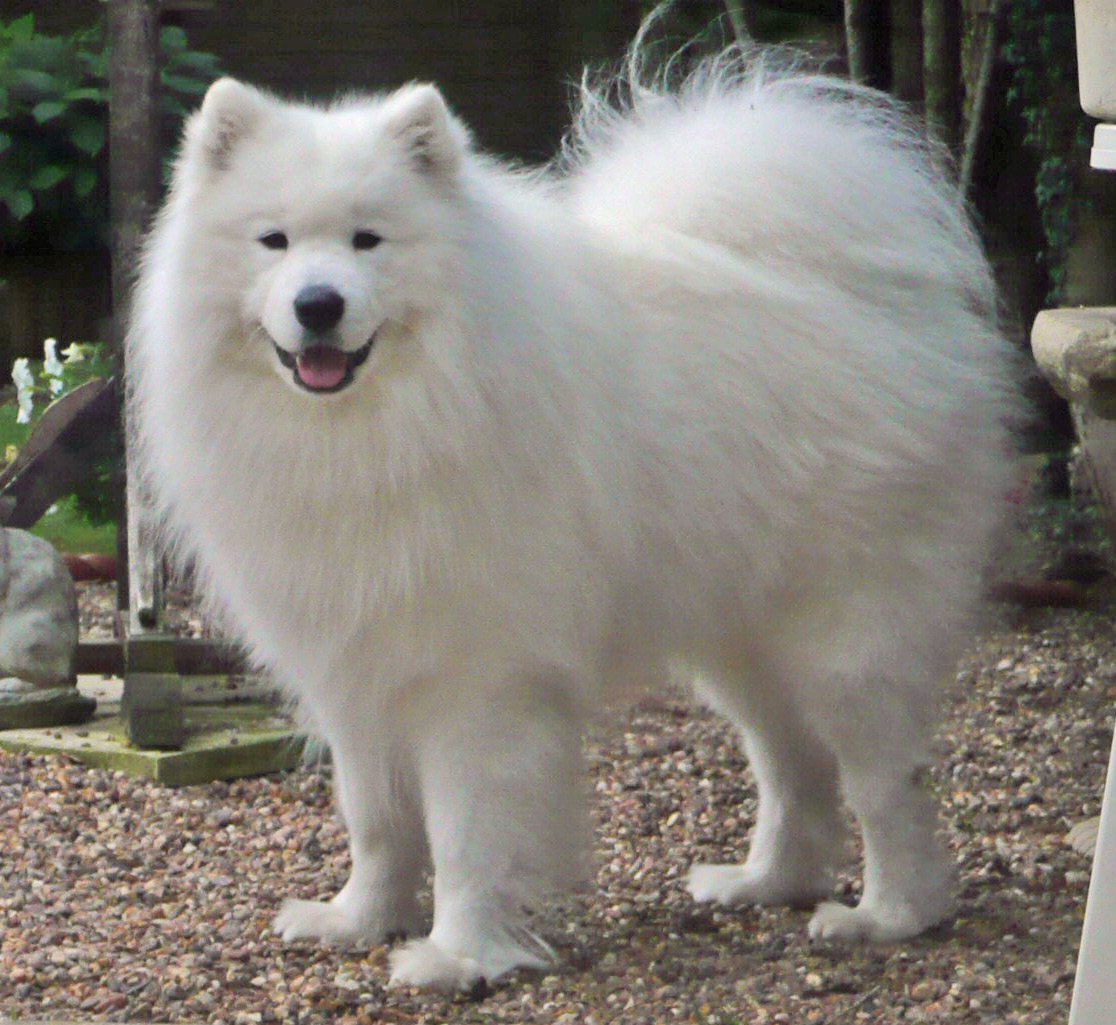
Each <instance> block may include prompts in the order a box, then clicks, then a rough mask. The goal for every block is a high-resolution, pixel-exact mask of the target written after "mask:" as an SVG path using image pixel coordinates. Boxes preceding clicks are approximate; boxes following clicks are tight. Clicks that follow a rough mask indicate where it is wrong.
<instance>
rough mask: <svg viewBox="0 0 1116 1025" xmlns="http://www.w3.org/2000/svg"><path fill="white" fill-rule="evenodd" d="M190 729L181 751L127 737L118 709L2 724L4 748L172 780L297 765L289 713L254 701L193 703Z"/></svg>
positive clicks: (297, 741)
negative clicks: (48, 723) (12, 726)
mask: <svg viewBox="0 0 1116 1025" xmlns="http://www.w3.org/2000/svg"><path fill="white" fill-rule="evenodd" d="M186 734H187V736H186V740H185V742H184V744H183V746H182V748H181V749H180V750H177V751H157V750H148V749H141V748H137V747H134V746H132V745H131V744H130V743H129V742H128V740H127V736H126V730H125V723H124V720H123V718H122V717H121V716H120V715H118V714H116V715H107V716H101V715H98V716H97V717H96V718H95V719H93V720H92V721H91V722H89V723H86V724H84V725H80V726H59V727H50V728H46V729H19V730H4V731H0V748H3V749H4V750H7V751H18V752H23V753H27V754H63V755H68V756H69V757H71V758H74V759H76V760H77V761H80V762H83V763H84V764H86V765H91V766H94V767H95V768H101V769H110V770H119V771H121V772H124V773H127V774H128V775H130V776H142V777H146V778H148V779H154V780H157V781H158V782H160V783H165V784H167V785H168V786H184V785H188V784H194V783H206V782H209V781H211V780H215V779H234V778H236V777H238V776H256V775H261V774H263V773H268V772H278V771H281V770H285V769H293V768H295V767H296V766H297V765H298V764H299V761H300V759H301V756H302V747H303V738H302V736H301V735H300V734H299V733H298V732H297V731H296V730H295V728H294V726H293V725H292V724H291V722H290V720H289V719H287V718H286V717H285V716H283V715H281V714H280V713H278V712H277V711H276V709H275V708H273V707H270V706H268V705H264V704H260V703H257V702H245V703H232V704H223V705H201V704H189V705H187V707H186Z"/></svg>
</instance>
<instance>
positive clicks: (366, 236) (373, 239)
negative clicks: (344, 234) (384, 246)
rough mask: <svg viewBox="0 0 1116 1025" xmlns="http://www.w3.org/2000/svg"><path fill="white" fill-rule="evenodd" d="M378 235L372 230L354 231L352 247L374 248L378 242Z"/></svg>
mask: <svg viewBox="0 0 1116 1025" xmlns="http://www.w3.org/2000/svg"><path fill="white" fill-rule="evenodd" d="M380 241H381V239H380V236H379V235H377V234H376V233H375V232H374V231H354V232H353V248H354V249H375V248H376V246H378V245H379V244H380Z"/></svg>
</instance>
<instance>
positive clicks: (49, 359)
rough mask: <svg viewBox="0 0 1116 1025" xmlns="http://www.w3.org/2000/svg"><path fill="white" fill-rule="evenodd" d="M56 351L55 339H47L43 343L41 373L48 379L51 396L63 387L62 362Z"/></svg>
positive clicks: (56, 341) (56, 343) (56, 340)
mask: <svg viewBox="0 0 1116 1025" xmlns="http://www.w3.org/2000/svg"><path fill="white" fill-rule="evenodd" d="M57 349H58V339H57V338H48V339H47V340H46V341H45V342H43V373H44V374H46V376H47V377H49V378H50V393H51V395H57V394H58V393H59V392H60V391H62V389H63V387H65V385H64V384H63V381H62V374H63V372H64V371H63V369H62V361H61V360H60V359H59V358H58V352H57Z"/></svg>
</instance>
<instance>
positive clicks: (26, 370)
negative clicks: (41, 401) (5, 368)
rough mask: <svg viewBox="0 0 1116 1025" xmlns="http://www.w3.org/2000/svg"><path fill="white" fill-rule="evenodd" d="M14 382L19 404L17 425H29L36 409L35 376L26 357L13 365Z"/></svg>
mask: <svg viewBox="0 0 1116 1025" xmlns="http://www.w3.org/2000/svg"><path fill="white" fill-rule="evenodd" d="M12 380H13V381H14V382H15V386H16V401H17V402H18V403H19V413H17V414H16V423H17V424H25V423H29V422H30V420H31V412H32V410H33V409H34V408H35V375H34V374H33V373H32V372H31V363H30V361H29V360H28V359H27V358H26V357H25V356H24V357H20V358H19V359H17V360H16V361H15V362H14V363H13V364H12Z"/></svg>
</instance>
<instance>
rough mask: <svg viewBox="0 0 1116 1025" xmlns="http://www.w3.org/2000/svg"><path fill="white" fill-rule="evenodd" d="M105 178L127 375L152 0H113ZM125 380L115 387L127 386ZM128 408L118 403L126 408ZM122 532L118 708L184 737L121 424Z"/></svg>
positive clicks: (148, 207)
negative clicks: (122, 612)
mask: <svg viewBox="0 0 1116 1025" xmlns="http://www.w3.org/2000/svg"><path fill="white" fill-rule="evenodd" d="M106 13H107V26H108V46H109V188H110V194H111V201H112V227H113V232H112V303H113V334H114V341H115V344H116V353H117V370H118V377H119V379H120V380H121V381H124V380H125V379H126V378H125V375H124V359H125V356H124V336H125V331H126V315H127V308H128V300H129V296H130V294H131V286H132V281H133V278H134V276H135V268H136V260H137V258H138V256H139V251H140V245H141V242H142V240H143V235H144V232H145V231H146V230H147V227H148V225H149V223H150V221H151V217H152V215H153V213H154V211H155V206H156V203H157V202H158V199H159V179H160V160H159V118H158V88H159V38H158V33H159V23H158V16H157V15H158V4H157V2H156V0H109V3H108V5H107V8H106ZM123 391H124V389H121V392H122V393H123ZM123 413H124V411H123V410H122V414H123ZM124 435H125V458H124V463H125V510H126V516H127V531H126V533H125V534H124V540H125V545H126V553H127V554H126V558H125V559H122V560H121V561H120V565H121V567H124V566H127V581H126V583H125V582H122V583H121V594H120V603H121V605H123V604H125V603H124V596H125V595H127V602H126V605H127V610H128V614H127V617H126V622H125V623H124V627H125V629H126V631H127V638H126V647H125V668H124V699H123V702H122V710H123V713H124V717H125V720H126V727H127V732H128V738H129V740H131V741H132V743H134V744H136V745H137V746H140V747H163V748H175V747H181V746H182V743H183V741H184V739H185V724H184V719H183V712H182V695H181V688H180V686H179V682H178V678H177V676H176V675H175V673H174V664H173V639H172V638H169V637H168V636H167V635H165V634H161V633H160V632H159V631H160V630H161V628H162V625H163V624H162V612H163V579H162V560H161V558H160V556H159V552H158V549H157V547H156V544H155V537H154V532H153V531H152V529H151V523H150V516H149V513H148V506H147V503H146V501H145V500H144V496H143V493H142V489H141V487H140V485H139V481H138V479H137V477H136V474H134V473H133V472H131V471H132V467H131V458H130V455H129V452H128V443H127V435H128V432H127V430H125V432H124Z"/></svg>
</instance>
